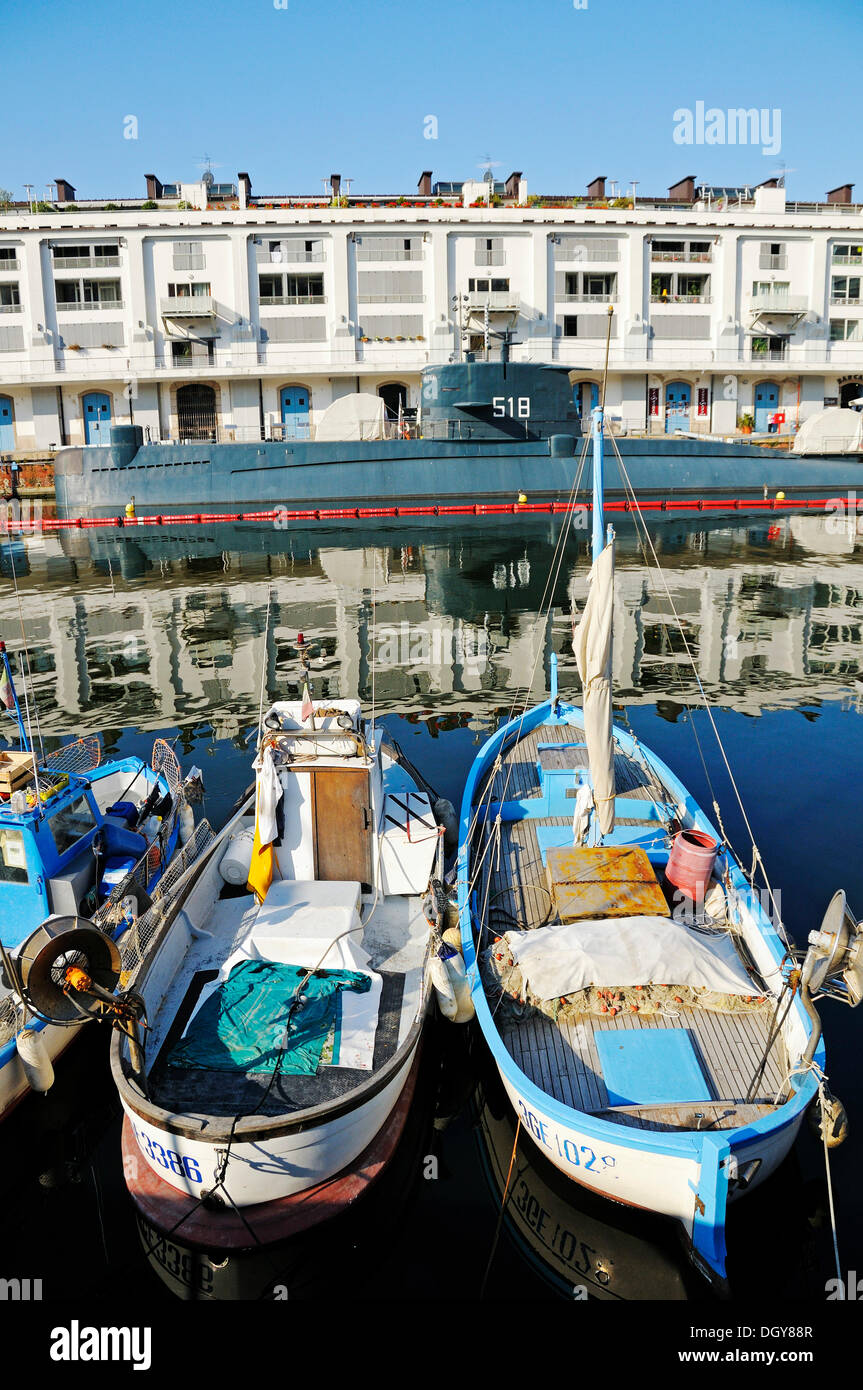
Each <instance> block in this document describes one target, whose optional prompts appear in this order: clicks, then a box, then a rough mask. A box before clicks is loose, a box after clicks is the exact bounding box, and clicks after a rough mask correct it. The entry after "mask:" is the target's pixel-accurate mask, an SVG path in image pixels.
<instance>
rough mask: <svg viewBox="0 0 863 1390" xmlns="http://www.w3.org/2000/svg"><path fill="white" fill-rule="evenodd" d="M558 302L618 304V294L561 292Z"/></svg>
mask: <svg viewBox="0 0 863 1390" xmlns="http://www.w3.org/2000/svg"><path fill="white" fill-rule="evenodd" d="M557 303H558V304H616V303H617V294H616V293H614V294H560V295H558V296H557Z"/></svg>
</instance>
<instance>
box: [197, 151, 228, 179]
mask: <svg viewBox="0 0 863 1390" xmlns="http://www.w3.org/2000/svg"><path fill="white" fill-rule="evenodd" d="M195 162H196V164H197V166H198V168H199V169H201V170H202V171H203V174H202V177H201V182H202V183H206V184H212V183H214V182H215V180H214V178H213V170H214V169H221V167H222V166H221V164H214V163H213V160H212V157H211V156H210V155H208V154H199V155H195Z"/></svg>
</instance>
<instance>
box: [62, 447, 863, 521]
mask: <svg viewBox="0 0 863 1390" xmlns="http://www.w3.org/2000/svg"><path fill="white" fill-rule="evenodd" d="M617 443H618V447H619V449H620V453H621V456H622V459H623V463H624V466H625V468H626V472H627V474H628V477H629V480H630V482H631V485H632V487H633V488H634V489H635V492H636V494H637V495H638V497H639V499H641V500H650V499H665V498H671V497H674V498H678V499H686V498H691V499H692V501H693V504H697V502H698V501H699V500H700V499H702V498H705V497H709V496H713V497H722V498H740V499H743V498H747V497H749V498H753V499H754V498H762V497H763V496H764V490H765V488H766V489H767V492H768V493H769V494H770V495H771V496H772V495H773V494H775V493H776V492H777V491H783V492H784V493H785V496H786V498H787V499H791V498H793V497H806V496H809V497H821V498H825V497H830V496H834V495H838V494H840V493H845V492H847V490H848V489H849V488H858V489H859V487H860V485H861V483H863V463H861V462H860V460H859V459H858V458H857V457H854V456H851V457H849V456H848V455H844V456H843V455H835V456H830V457H825V458H810V457H807V458H801V457H798V456H795V455H792V454H789V453H787V452H785V451H781V450H773V449H761V448H758V447H757V446H754V445H746V444H726V443H724V442H722V441H719V440H705V441H698V440H690V439H686V440H677V439H620V440H619V441H617ZM581 447H582V445H581V440H579V439H577V438H575V437H574V436H572V435H556V436H554V437H553V438H552V439H538V440H535V441H530V442H524V441H522V442H518V441H514V440H506V441H491V440H485V441H478V442H475V443H471V444H466V443H459V442H458V441H451V442H448V441H437V440H430V439H429V440H424V439H419V440H407V441H405V440H393V441H382V442H380V443H368V444H359V445H357V444H349V443H343V444H325V443H315V442H310V443H293V444H292V445H290V446H285V445H284V444H275V443H272V442H263V443H258V444H256V445H251V444H209V443H202V444H197V445H189V444H182V445H168V444H147V445H142V446H141V447H140V448H139V449H137V450H130V449H129V448H128V447H127V446H122V445H112V446H111V447H107V448H95V449H94V448H83V449H81V448H68V449H61V450H60V452H59V453H58V455H57V458H56V461H55V483H56V490H57V502H58V505H59V507H60V508H61V511H62V512H63V513H65V514H67V515H69V516H75V517H78V516H81V517H87V516H90V515H93V516H109V515H117V514H122V513H123V511H124V510H125V507H126V504H127V503H128V502H129V499H130V497H131V496H133V495H134V498H135V505H136V509H137V511H138V512H139V513H142V512H145V511H154V510H156V511H158V512H160V513H164V514H165V515H170V514H171V513H172V512H175V513H184V512H188V511H189V510H190V509H191V510H193V511H195V512H201V511H204V512H207V513H217V512H219V511H222V512H226V513H229V514H234V513H238V512H244V511H247V510H249V509H253V508H261V507H264V506H265V507H268V508H276V507H278V506H283V507H285V508H288V509H304V508H305V509H308V508H321V507H323V508H344V509H351V508H357V507H376V506H380V507H392V506H393V505H397V504H400V503H405V502H412V503H416V504H424V503H425V504H429V505H457V504H465V505H470V504H475V503H480V502H486V503H496V502H497V503H500V502H514V501H515V500H516V499H517V498H518V496H519V494H520V493H522V492H523V493H526V494H527V495H528V497H529V498H530V500H531V501H536V502H538V501H564V500H566V499H567V498H568V497H569V495H570V490H571V488H572V485H573V482H574V480H575V477H576V474H577V472H578V469H579V457H580V453H581ZM605 475H606V476H605V495H606V500H609V501H613V500H624V499H625V498H626V497H627V495H628V492H627V487H626V485H625V480H624V478H623V476H622V475H621V473H620V469H619V465H618V463H617V459H616V457H614V456H613V455H612V454H611V453H609V457H607V459H606V461H605ZM591 486H592V464H591V461H590V459H587V460H586V461H585V464H584V469H583V473H582V478H581V483H580V494H581V493H585V494H587V493H589V490H590V488H591Z"/></svg>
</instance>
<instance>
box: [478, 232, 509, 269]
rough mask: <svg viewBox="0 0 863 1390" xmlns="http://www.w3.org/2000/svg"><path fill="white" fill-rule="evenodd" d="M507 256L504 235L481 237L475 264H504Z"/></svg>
mask: <svg viewBox="0 0 863 1390" xmlns="http://www.w3.org/2000/svg"><path fill="white" fill-rule="evenodd" d="M505 260H506V257H505V255H504V250H503V237H499V236H494V237H480V238H479V239H478V240H477V243H476V248H475V255H474V264H475V265H503V264H504V261H505Z"/></svg>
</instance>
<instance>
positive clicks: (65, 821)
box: [48, 796, 96, 855]
mask: <svg viewBox="0 0 863 1390" xmlns="http://www.w3.org/2000/svg"><path fill="white" fill-rule="evenodd" d="M48 825H49V828H50V830H51V834H52V835H53V836H54V843H55V845H56V846H57V853H58V854H60V855H63V854H65V853H66V851H67V850H68V849H71V848H72V846H73V845H75V844H77V843H78V841H79V840H80V839H82V838H83V837H84V836H85V835H87V834H88V833H89V832H90V831H91V830H94V829H95V828H96V818H95V816H94V815H93V812H92V810H91V809H90V803H89V801H88V800H87V798H86V796H79V798H78V800H77V801H73V802H72V804H71V806H64V807H63V809H62V810H61V811H57V812H56V814H55V815H53V816H52V817H51V819H50V820H49V821H48Z"/></svg>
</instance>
